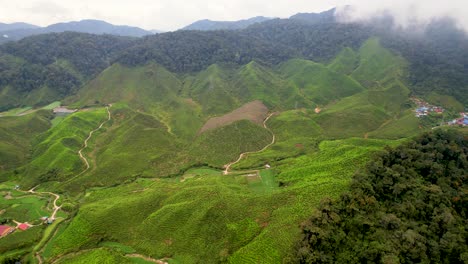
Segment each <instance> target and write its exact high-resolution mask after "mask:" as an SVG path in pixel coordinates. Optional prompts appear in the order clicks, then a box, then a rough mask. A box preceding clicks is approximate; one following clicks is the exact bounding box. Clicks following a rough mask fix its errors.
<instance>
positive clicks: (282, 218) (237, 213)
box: [47, 139, 391, 263]
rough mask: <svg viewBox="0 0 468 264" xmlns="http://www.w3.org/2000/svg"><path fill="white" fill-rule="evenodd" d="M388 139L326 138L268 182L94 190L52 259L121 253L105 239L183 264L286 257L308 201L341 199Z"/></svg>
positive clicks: (268, 174)
mask: <svg viewBox="0 0 468 264" xmlns="http://www.w3.org/2000/svg"><path fill="white" fill-rule="evenodd" d="M387 143H391V142H390V141H379V140H365V139H351V140H343V141H337V142H335V141H329V142H323V143H321V144H320V149H319V150H318V151H315V152H313V153H311V154H308V155H306V156H303V157H301V158H298V159H295V158H291V159H287V160H283V161H281V162H278V163H273V164H272V165H273V167H274V171H273V170H268V171H262V172H261V173H260V175H261V179H262V180H261V181H262V185H263V187H262V186H260V185H259V184H258V182H255V181H253V182H252V181H251V180H250V179H249V177H245V176H241V175H240V176H220V175H219V174H216V173H214V172H213V171H212V170H209V169H208V170H207V169H202V170H192V171H191V172H190V171H189V172H187V174H192V176H193V177H188V178H186V179H185V180H184V181H183V182H180V181H175V180H173V179H161V180H158V181H153V180H136V181H135V182H133V183H129V184H125V185H121V186H117V187H113V188H104V189H95V190H89V191H88V193H87V195H86V196H85V197H86V198H85V200H84V201H83V204H82V206H81V208H80V211H79V212H78V215H77V216H76V217H75V218H74V219H73V221H72V222H71V224H70V225H69V226H68V227H67V228H66V229H65V230H64V231H63V232H60V233H58V234H57V235H56V236H55V238H54V239H53V240H52V241H51V242H50V244H49V246H48V247H49V248H50V249H51V253H50V254H48V255H47V256H48V258H50V259H51V258H54V256H57V255H61V254H68V253H71V252H75V251H79V250H82V249H86V248H95V247H102V246H106V247H111V248H114V250H119V249H115V247H116V246H115V245H117V244H113V243H111V244H109V243H104V244H100V242H99V241H101V240H102V239H104V240H106V241H114V242H117V243H119V244H121V245H125V246H126V247H121V246H118V247H117V248H122V249H123V250H124V251H125V252H126V251H128V250H129V248H128V247H131V248H132V249H134V250H135V251H136V252H138V253H141V254H144V255H148V256H153V257H156V258H163V257H170V258H173V259H175V260H178V261H180V262H187V261H188V262H197V261H201V260H203V261H204V262H207V263H212V262H217V261H220V260H229V261H230V262H233V263H245V262H246V261H247V262H249V261H251V262H255V261H256V260H260V259H266V260H267V261H269V262H277V261H281V259H282V258H283V257H284V256H285V255H286V254H287V252H288V251H289V250H290V249H291V247H292V245H293V241H294V240H295V238H296V236H297V234H298V229H297V224H295V223H298V222H300V221H302V220H303V219H305V218H306V217H307V216H308V208H309V206H311V205H310V204H311V203H312V204H318V201H319V200H320V199H321V197H323V195H325V194H326V195H331V196H333V197H337V196H338V195H339V194H340V193H341V191H343V190H345V189H346V188H347V185H348V181H349V177H351V175H352V173H353V172H354V170H355V169H357V168H358V167H359V164H362V163H363V162H364V161H365V160H367V159H368V157H369V156H370V155H371V153H372V151H375V150H378V149H381V148H382V147H383V146H384V145H385V144H387ZM338 146H339V147H338ZM323 164H329V165H327V166H326V168H327V169H323V170H322V169H320V170H319V169H317V168H321V166H322V165H323ZM353 168H354V169H353ZM301 175H303V176H301ZM337 175H339V177H337ZM312 179H316V180H312ZM318 179H320V180H318ZM280 184H281V185H282V186H283V187H279V186H280ZM318 190H320V192H318ZM213 197H216V198H215V199H214V198H213ZM306 200H307V201H308V202H307V203H304V201H306ZM194 208H196V209H195V210H194ZM113 219H114V220H113ZM115 219H118V221H115ZM280 226H281V227H282V228H279V227H280ZM280 229H281V232H278V230H280ZM103 258H105V256H103Z"/></svg>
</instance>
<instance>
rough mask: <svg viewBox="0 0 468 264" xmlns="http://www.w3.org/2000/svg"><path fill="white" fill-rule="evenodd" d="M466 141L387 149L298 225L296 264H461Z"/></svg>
mask: <svg viewBox="0 0 468 264" xmlns="http://www.w3.org/2000/svg"><path fill="white" fill-rule="evenodd" d="M467 155H468V141H467V136H466V135H463V134H460V133H458V132H455V131H442V130H436V131H433V132H431V133H426V134H424V135H422V136H420V137H418V138H417V139H415V140H412V141H410V142H408V143H406V144H404V145H402V146H400V147H397V148H395V149H389V148H387V149H386V150H385V151H384V152H382V153H381V154H380V155H378V156H377V157H375V158H374V159H373V160H372V161H371V162H370V163H369V164H368V165H367V166H366V168H365V170H363V171H362V172H358V173H357V174H356V175H355V177H354V180H353V183H352V185H351V191H350V192H349V193H347V194H344V195H343V196H342V197H341V198H340V199H339V200H337V201H332V200H324V201H323V202H322V203H321V206H320V207H319V209H318V210H317V211H316V212H315V215H314V216H313V217H312V218H311V219H310V220H308V221H307V222H306V223H305V224H304V225H303V230H302V240H301V242H300V243H299V244H298V247H297V252H296V253H297V255H296V260H297V262H300V263H467V262H468V243H467V240H468V221H467V217H468V177H467V176H468V175H467V171H468V160H467Z"/></svg>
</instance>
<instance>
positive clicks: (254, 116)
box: [200, 100, 268, 133]
mask: <svg viewBox="0 0 468 264" xmlns="http://www.w3.org/2000/svg"><path fill="white" fill-rule="evenodd" d="M267 116H268V108H267V107H266V106H265V105H264V104H263V103H262V102H261V101H258V100H257V101H253V102H250V103H248V104H245V105H243V106H242V107H240V108H237V109H236V110H234V111H232V112H231V113H229V114H226V115H224V116H220V117H213V118H211V119H210V120H208V121H207V122H206V123H205V125H204V126H203V127H202V128H201V130H200V133H203V132H205V131H208V130H211V129H216V128H219V127H223V126H227V125H230V124H232V123H234V122H236V121H240V120H250V121H252V122H254V123H256V124H259V125H261V124H262V123H263V120H265V118H266V117H267Z"/></svg>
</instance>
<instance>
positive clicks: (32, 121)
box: [0, 111, 51, 174]
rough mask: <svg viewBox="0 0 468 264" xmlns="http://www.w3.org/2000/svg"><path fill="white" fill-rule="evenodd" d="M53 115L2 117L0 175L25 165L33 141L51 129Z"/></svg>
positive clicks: (36, 114) (40, 112) (45, 113)
mask: <svg viewBox="0 0 468 264" xmlns="http://www.w3.org/2000/svg"><path fill="white" fill-rule="evenodd" d="M50 118H51V115H50V114H49V113H47V112H46V111H39V112H36V113H32V114H30V115H25V116H5V117H0V174H1V172H2V171H3V170H8V169H12V168H15V167H18V166H20V165H22V164H24V163H25V162H26V161H27V159H28V157H29V155H30V151H31V144H32V140H33V139H34V138H35V137H36V136H37V135H38V134H40V133H42V132H44V131H46V130H47V129H49V127H50V123H49V119H50Z"/></svg>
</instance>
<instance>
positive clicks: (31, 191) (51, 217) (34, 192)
mask: <svg viewBox="0 0 468 264" xmlns="http://www.w3.org/2000/svg"><path fill="white" fill-rule="evenodd" d="M38 186H39V185H37V186H36V187H34V188H32V189H31V190H29V191H27V192H28V193H31V194H48V195H52V196H54V197H55V199H54V203H53V205H54V209H53V211H52V215H51V216H50V219H52V220H55V216H56V215H57V212H58V210H60V206H58V205H57V201H58V200H59V199H60V195H58V194H56V193H52V192H36V191H34V189H36V188H37V187H38Z"/></svg>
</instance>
